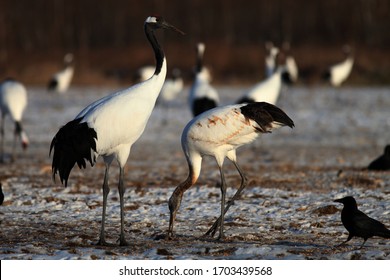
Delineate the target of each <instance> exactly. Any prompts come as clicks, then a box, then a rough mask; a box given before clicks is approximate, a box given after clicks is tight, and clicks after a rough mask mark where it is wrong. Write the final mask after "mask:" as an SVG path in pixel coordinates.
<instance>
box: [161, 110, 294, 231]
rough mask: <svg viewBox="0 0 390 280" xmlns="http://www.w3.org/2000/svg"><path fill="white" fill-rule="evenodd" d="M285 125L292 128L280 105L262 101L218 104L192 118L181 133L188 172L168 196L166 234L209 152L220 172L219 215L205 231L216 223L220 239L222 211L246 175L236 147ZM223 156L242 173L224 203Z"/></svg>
mask: <svg viewBox="0 0 390 280" xmlns="http://www.w3.org/2000/svg"><path fill="white" fill-rule="evenodd" d="M285 125H287V126H289V127H291V128H292V127H293V126H294V122H293V121H292V120H291V119H290V118H289V117H288V116H287V114H286V113H284V112H283V111H282V110H281V109H279V108H278V107H276V106H274V105H272V104H269V103H265V102H258V103H249V104H237V105H229V106H222V107H217V108H215V109H212V110H209V111H207V112H204V113H203V114H201V115H199V116H197V117H195V118H194V119H192V120H191V121H190V122H189V123H188V124H187V126H186V127H185V128H184V131H183V134H182V137H181V143H182V148H183V151H184V154H185V157H186V159H187V163H188V168H189V174H188V177H187V179H185V180H184V181H183V182H182V183H180V184H179V185H178V186H177V187H176V189H175V190H174V191H173V193H172V195H171V197H170V199H169V210H170V220H169V229H168V237H172V236H173V226H174V222H175V219H176V213H177V211H178V209H179V207H180V204H181V200H182V197H183V194H184V192H185V191H186V190H188V189H189V188H190V187H191V186H193V185H194V184H195V183H196V181H197V179H198V177H199V174H200V170H201V164H202V158H203V156H212V157H214V158H215V160H216V161H217V164H218V166H219V172H220V175H221V184H220V185H221V216H220V217H219V218H218V219H217V221H216V222H215V223H214V225H213V226H212V227H211V228H210V230H209V231H208V232H207V233H206V234H212V235H214V234H215V232H216V230H217V229H218V227H219V239H221V238H223V237H224V233H223V223H224V215H225V213H226V212H227V210H228V209H229V208H230V206H231V205H232V204H233V203H234V200H236V199H237V198H238V197H239V196H240V194H241V192H242V190H243V189H244V188H245V186H246V185H247V179H246V177H245V175H244V173H243V171H242V170H241V168H240V167H239V165H238V163H237V160H236V149H237V148H238V147H240V146H242V145H245V144H248V143H250V142H252V141H253V140H255V139H256V138H257V137H258V136H259V135H260V134H262V133H269V132H271V131H273V130H274V129H275V128H278V127H280V126H285ZM225 157H227V158H228V159H229V160H230V161H232V162H233V164H234V166H235V167H236V169H237V171H238V173H239V174H240V176H241V185H240V187H239V189H238V190H237V192H236V193H235V195H234V196H233V197H232V198H231V199H230V200H229V202H228V203H227V205H226V207H225V200H226V198H225V196H226V182H225V177H224V173H223V170H222V166H223V162H224V159H225Z"/></svg>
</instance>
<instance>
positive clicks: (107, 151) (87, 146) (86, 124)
mask: <svg viewBox="0 0 390 280" xmlns="http://www.w3.org/2000/svg"><path fill="white" fill-rule="evenodd" d="M160 28H164V29H171V30H174V31H177V32H179V33H181V34H184V33H183V32H182V31H180V30H178V29H177V28H176V27H174V26H172V25H170V24H169V23H167V22H166V21H165V20H164V19H163V18H162V17H160V16H149V17H148V18H147V19H146V20H145V23H144V30H145V35H146V37H147V39H148V41H149V42H150V44H151V46H152V48H153V51H154V54H155V59H156V68H155V71H154V74H153V76H152V77H151V78H150V79H148V80H146V81H144V82H142V83H139V84H136V85H134V86H132V87H130V88H128V89H125V90H122V91H119V92H116V93H113V94H110V95H108V96H106V97H103V98H101V99H99V100H97V101H95V102H93V103H92V104H90V105H89V106H87V107H86V108H85V109H83V110H82V111H81V112H80V113H79V114H78V115H77V116H76V118H75V119H74V120H73V121H70V122H68V123H67V124H66V125H65V126H63V127H62V128H60V130H59V131H58V132H57V134H56V135H55V136H54V138H53V140H52V142H51V145H50V153H51V151H52V150H54V154H53V163H52V172H53V179H55V176H56V174H57V172H58V173H59V177H60V179H61V182H62V183H63V182H65V186H66V185H67V181H68V177H69V173H70V171H71V169H72V168H73V166H74V165H75V163H77V165H78V166H79V167H80V168H85V167H86V160H87V161H89V162H90V164H91V166H93V165H94V163H95V162H96V159H97V157H98V156H102V157H103V160H104V163H105V175H104V181H103V212H102V223H101V230H100V238H99V241H98V244H99V245H106V244H107V242H106V239H105V232H104V224H105V216H106V205H107V196H108V193H109V191H110V189H109V186H108V173H109V169H110V165H111V163H112V161H113V160H114V159H116V160H117V161H118V164H119V184H118V190H119V198H120V215H121V230H120V237H119V241H120V245H126V244H128V243H127V242H126V239H125V234H124V202H123V196H124V190H125V189H124V185H123V173H124V166H125V164H126V161H127V158H128V157H129V154H130V150H131V147H132V145H133V144H134V143H135V142H136V141H137V140H138V138H139V137H140V136H141V134H142V133H143V131H144V129H145V126H146V124H147V121H148V119H149V117H150V115H151V113H152V110H153V108H154V105H155V102H156V99H157V96H158V94H159V93H160V90H161V87H162V85H163V83H164V80H165V76H166V73H167V64H166V59H165V55H164V52H163V50H162V48H161V47H160V45H159V43H158V41H157V39H156V36H155V31H156V30H157V29H160Z"/></svg>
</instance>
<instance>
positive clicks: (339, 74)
mask: <svg viewBox="0 0 390 280" xmlns="http://www.w3.org/2000/svg"><path fill="white" fill-rule="evenodd" d="M342 50H343V53H344V54H345V59H344V60H343V61H342V62H340V63H337V64H335V65H333V66H331V67H329V69H328V70H327V71H326V72H325V73H324V75H323V78H324V79H325V80H327V81H328V82H329V83H330V84H331V85H332V86H334V87H339V86H340V85H341V84H342V83H343V82H344V81H345V80H346V79H347V78H348V77H349V75H350V74H351V71H352V67H353V63H354V57H353V55H352V52H351V48H350V46H348V45H346V46H344V47H343V49H342Z"/></svg>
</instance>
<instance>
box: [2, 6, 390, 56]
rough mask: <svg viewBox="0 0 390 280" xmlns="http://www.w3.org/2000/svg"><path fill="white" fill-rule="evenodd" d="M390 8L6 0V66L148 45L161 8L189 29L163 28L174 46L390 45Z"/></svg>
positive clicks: (370, 46) (3, 34) (169, 17)
mask: <svg viewBox="0 0 390 280" xmlns="http://www.w3.org/2000/svg"><path fill="white" fill-rule="evenodd" d="M389 7H390V1H388V0H343V1H340V0H326V1H320V0H319V1H314V0H313V1H310V0H274V1H269V0H246V1H236V0H191V1H182V0H144V1H139V0H138V1H137V0H109V1H108V0H0V64H7V63H9V60H10V59H13V58H14V57H15V56H20V55H33V54H34V53H45V54H46V55H47V57H50V55H49V54H50V53H54V52H56V53H61V52H67V51H75V52H80V53H81V54H85V55H86V56H87V55H88V54H89V53H90V52H93V51H95V50H101V49H115V48H126V47H128V46H133V47H134V46H137V45H138V46H141V47H142V48H144V47H145V45H144V44H145V38H144V34H143V32H142V22H143V21H144V19H145V17H146V16H148V15H150V14H153V13H158V14H161V15H163V16H164V17H165V18H166V19H167V20H168V21H169V22H171V23H172V24H174V25H176V26H177V27H179V28H180V29H182V30H184V31H185V32H186V33H187V36H185V37H183V38H182V37H180V36H177V35H176V34H170V33H168V32H165V33H163V35H161V36H163V37H164V38H167V37H169V40H165V41H167V43H168V42H169V43H170V44H181V45H183V46H190V45H193V44H195V42H197V41H198V40H202V41H205V42H213V43H214V44H217V45H218V46H219V48H225V47H227V48H232V47H240V46H250V45H256V47H258V46H259V44H263V43H264V42H265V41H267V40H271V41H274V42H276V43H278V44H281V43H282V42H283V41H289V42H290V43H291V44H292V46H293V47H296V48H298V47H299V46H307V45H321V46H337V48H339V47H340V46H341V45H342V44H345V43H350V44H353V45H354V46H357V47H360V46H362V47H366V48H375V49H386V48H388V46H390V32H388V29H389V27H390V24H389V23H390V21H389V12H390V9H389ZM186 53H188V52H182V54H183V55H185V54H186Z"/></svg>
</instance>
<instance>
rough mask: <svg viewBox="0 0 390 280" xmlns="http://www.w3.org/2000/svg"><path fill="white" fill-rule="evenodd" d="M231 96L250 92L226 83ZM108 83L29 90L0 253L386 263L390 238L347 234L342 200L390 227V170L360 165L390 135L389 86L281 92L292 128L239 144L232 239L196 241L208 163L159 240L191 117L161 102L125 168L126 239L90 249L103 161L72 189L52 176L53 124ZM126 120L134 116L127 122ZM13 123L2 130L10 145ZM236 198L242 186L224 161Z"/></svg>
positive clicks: (207, 200)
mask: <svg viewBox="0 0 390 280" xmlns="http://www.w3.org/2000/svg"><path fill="white" fill-rule="evenodd" d="M218 90H219V94H220V98H221V100H222V102H223V103H224V104H228V103H230V102H233V101H234V100H236V99H237V97H238V96H239V95H240V94H242V92H243V91H244V88H239V87H219V88H218ZM108 92H112V89H107V88H90V87H88V88H76V87H74V88H71V90H70V92H69V93H67V94H66V95H61V96H58V95H57V96H56V95H51V94H49V93H47V92H46V91H45V90H44V89H43V88H38V87H35V88H29V107H28V110H27V112H26V114H25V118H24V119H25V129H26V131H27V132H28V134H29V137H30V140H31V146H30V148H29V150H28V151H27V152H25V153H23V152H22V151H21V149H19V150H18V153H19V155H18V158H17V160H16V162H14V163H9V162H8V163H6V164H2V165H0V181H1V183H2V185H3V190H4V193H5V201H4V203H3V205H2V206H0V259H390V240H385V239H382V238H372V239H369V240H368V241H367V242H366V245H365V246H364V247H363V248H362V249H358V248H359V247H360V245H361V243H362V242H363V240H362V239H360V238H354V239H352V240H351V241H350V242H349V243H347V245H346V246H341V247H335V246H336V245H338V244H340V243H341V242H342V241H344V240H346V238H347V231H346V229H345V228H344V227H343V226H342V224H341V220H340V210H341V208H342V206H341V205H339V204H337V203H334V202H332V201H333V200H334V199H336V198H340V197H343V196H346V195H353V196H354V197H355V198H356V200H357V202H358V205H359V207H360V209H361V210H362V211H364V212H365V213H367V214H368V215H369V216H371V217H373V218H376V219H378V220H381V221H382V222H383V223H384V224H386V225H387V226H388V227H390V219H389V217H390V215H389V214H390V180H389V179H390V172H369V171H367V170H364V169H363V168H364V167H366V166H367V165H368V163H369V162H370V161H371V160H372V159H374V158H376V157H377V156H378V155H380V154H381V153H382V152H383V149H384V146H385V145H386V144H388V143H389V142H390V111H389V107H390V89H389V88H341V89H337V90H335V89H331V88H327V87H313V88H306V87H297V88H291V89H285V91H284V92H283V94H282V96H281V98H280V102H279V103H278V106H279V107H281V108H282V109H283V110H284V111H285V112H286V113H287V114H288V115H289V116H290V117H291V118H292V119H293V120H294V122H295V125H296V127H295V128H294V129H293V130H291V129H289V128H281V129H280V130H278V131H275V132H274V133H272V134H267V135H264V136H263V137H262V138H261V139H258V140H257V141H256V142H254V143H252V144H251V145H248V146H246V147H242V148H241V149H240V150H239V151H238V153H237V154H238V160H239V163H240V164H241V166H242V168H243V169H244V171H245V172H246V174H247V176H248V178H249V179H250V184H249V186H248V188H247V189H246V190H245V191H244V193H243V196H242V198H241V199H240V200H239V201H237V202H236V203H235V205H234V206H233V207H231V209H230V210H229V212H228V213H227V215H226V221H225V225H226V226H225V233H226V237H227V238H226V240H225V241H223V242H220V241H216V240H215V239H212V238H207V239H205V238H201V236H202V234H204V233H205V232H206V231H207V229H208V228H209V227H210V226H211V224H212V223H213V222H214V220H215V218H216V217H217V215H218V213H219V205H220V204H219V199H220V198H219V195H220V191H219V188H218V187H217V186H216V183H217V181H218V179H219V173H218V169H217V167H216V164H215V163H214V161H213V160H212V159H209V158H206V159H205V160H204V162H203V169H202V174H201V177H200V179H199V182H198V184H197V185H196V186H194V187H193V188H192V189H190V190H189V191H188V192H186V193H185V195H184V198H183V202H182V205H181V208H180V210H179V213H178V217H177V222H176V224H175V232H176V237H175V238H174V239H172V240H166V239H164V238H163V237H164V235H165V233H166V230H167V227H168V221H169V210H168V206H167V200H168V198H169V197H170V195H171V193H172V191H173V189H174V187H175V186H176V185H177V184H178V183H180V182H181V181H182V180H184V179H185V177H186V176H187V165H186V162H185V159H184V156H183V154H182V151H181V146H180V135H181V131H182V129H183V127H184V126H185V124H186V123H187V122H188V121H189V120H190V117H191V116H190V112H189V109H188V106H187V103H186V100H187V99H186V97H187V94H188V92H187V91H185V92H183V95H181V96H180V97H179V98H178V99H177V100H176V101H175V102H173V103H172V104H171V105H170V106H157V107H156V109H155V111H154V112H153V115H152V117H151V119H150V121H149V124H148V126H147V129H146V131H145V133H144V135H143V136H142V137H141V139H140V140H139V141H138V142H137V143H136V144H135V145H134V147H133V150H132V153H131V155H130V158H129V161H128V164H127V167H126V175H125V181H126V186H127V189H126V193H125V206H126V223H125V227H126V235H127V240H128V241H129V242H130V243H131V245H130V246H128V247H119V246H116V245H115V246H109V247H101V246H96V245H94V243H95V242H97V239H98V234H99V229H100V220H101V208H102V207H101V206H102V191H101V184H102V179H103V172H104V166H103V164H102V162H101V161H99V163H98V164H97V165H96V166H95V167H93V168H90V167H89V166H88V168H87V169H86V170H79V169H78V168H77V167H75V168H74V169H73V171H72V173H71V175H70V179H69V186H68V188H66V189H65V188H63V187H62V186H61V185H60V183H59V182H58V180H57V181H56V182H55V183H53V181H52V180H51V162H50V158H49V145H50V141H51V139H52V137H53V136H54V134H55V133H56V132H57V130H58V128H59V127H60V126H61V125H63V124H65V123H66V122H67V121H69V120H71V119H72V118H73V117H74V116H75V115H76V114H77V113H78V112H79V111H80V110H81V109H82V108H83V107H85V106H86V105H87V104H89V103H90V102H92V101H93V100H96V99H97V98H99V97H101V96H104V95H105V94H107V93H108ZM129 126H131V123H129ZM12 133H13V124H11V123H10V122H9V120H8V122H7V126H6V138H7V139H6V152H8V155H9V152H10V151H11V148H12ZM226 171H227V176H226V177H227V183H228V185H229V190H228V191H229V192H228V194H229V196H231V195H232V194H233V192H234V190H235V188H237V187H238V185H239V176H238V174H236V171H235V169H234V167H233V166H232V165H231V164H230V163H227V164H226ZM117 178H118V170H117V168H116V165H115V166H113V168H111V177H110V183H111V192H110V194H109V202H108V204H109V205H108V209H107V213H108V217H107V220H106V234H107V238H108V240H109V241H110V242H112V243H116V241H117V238H118V236H119V226H120V225H119V199H118V192H117V189H116V184H117Z"/></svg>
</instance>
